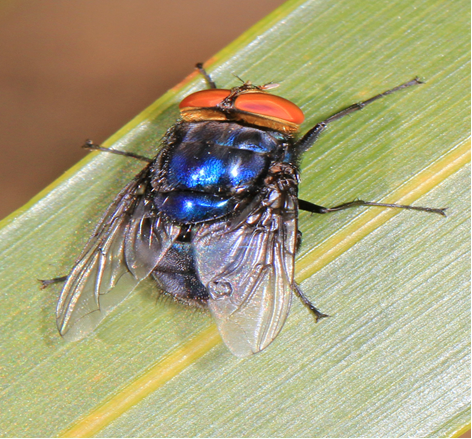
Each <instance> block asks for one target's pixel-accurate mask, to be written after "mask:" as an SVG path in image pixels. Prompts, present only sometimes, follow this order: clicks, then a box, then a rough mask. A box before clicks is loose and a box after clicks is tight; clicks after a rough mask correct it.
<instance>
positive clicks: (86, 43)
mask: <svg viewBox="0 0 472 439" xmlns="http://www.w3.org/2000/svg"><path fill="white" fill-rule="evenodd" d="M283 2H284V0H257V1H254V0H238V1H237V2H235V1H229V0H226V1H224V0H100V1H97V0H81V1H68V0H40V1H37V0H36V1H34V0H15V1H8V2H5V1H3V2H2V1H1V0H0V148H1V158H0V219H1V218H3V217H5V216H6V215H8V214H10V213H11V212H13V211H14V210H15V209H17V208H19V207H21V206H22V205H23V204H24V203H26V202H27V201H28V200H29V199H30V198H31V197H33V196H34V195H36V194H37V193H38V192H39V191H40V190H42V189H43V188H44V187H45V186H47V185H48V184H49V183H51V182H52V181H54V180H55V179H56V178H57V177H59V176H60V175H61V174H62V172H64V171H65V170H67V169H68V168H69V167H70V166H72V165H73V164H74V163H76V162H77V161H78V160H79V159H80V158H81V157H83V156H84V155H85V154H86V153H85V152H84V151H83V150H81V149H80V145H81V144H82V143H83V141H84V140H85V139H86V138H91V139H93V140H94V141H95V142H97V143H100V142H102V141H103V140H105V139H106V138H107V137H109V136H110V135H111V134H113V133H114V132H115V131H116V130H118V129H119V128H120V127H121V126H123V125H124V124H125V123H126V122H128V121H129V120H130V119H131V118H133V117H134V116H135V115H137V114H138V113H139V112H140V111H141V110H143V109H144V108H145V107H146V106H148V105H149V104H151V103H152V102H153V101H154V100H156V99H157V98H158V97H159V96H160V95H161V94H162V93H164V92H165V91H166V90H167V89H169V88H170V87H172V86H174V85H175V84H177V83H178V82H180V81H181V80H182V79H183V78H184V77H185V76H186V75H188V74H189V73H191V72H192V70H193V66H194V64H195V62H197V61H205V60H206V59H208V58H209V57H211V56H212V55H213V54H214V53H216V52H217V51H219V50H220V49H222V48H223V47H225V46H226V45H227V44H228V43H230V42H231V41H232V40H233V39H235V38H236V37H237V36H238V35H240V34H241V33H242V32H244V31H245V30H246V29H248V28H249V27H250V26H251V25H253V24H255V23H256V22H257V21H258V20H260V19H261V18H263V17H264V16H265V15H267V14H268V13H270V12H271V11H272V10H274V9H275V8H276V7H277V6H279V5H281V4H282V3H283ZM462 437H470V432H468V433H466V434H465V435H463V436H462Z"/></svg>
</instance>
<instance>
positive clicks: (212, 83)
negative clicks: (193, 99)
mask: <svg viewBox="0 0 472 439" xmlns="http://www.w3.org/2000/svg"><path fill="white" fill-rule="evenodd" d="M195 68H196V69H197V70H198V71H199V72H200V73H201V74H202V76H203V77H204V78H205V81H206V83H207V84H208V87H209V88H217V87H216V84H215V81H213V79H211V76H210V75H209V74H208V73H207V71H206V70H205V69H204V67H203V63H201V62H199V63H197V65H196V66H195Z"/></svg>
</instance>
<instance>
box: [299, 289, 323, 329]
mask: <svg viewBox="0 0 472 439" xmlns="http://www.w3.org/2000/svg"><path fill="white" fill-rule="evenodd" d="M294 290H295V294H296V295H297V296H298V298H299V299H300V300H301V302H302V303H303V305H305V306H306V307H307V308H308V309H309V310H310V311H311V312H312V313H313V315H314V316H315V321H316V322H318V320H320V319H323V318H325V317H329V315H328V314H323V313H322V312H321V311H320V310H319V309H317V308H316V306H315V305H313V304H312V303H311V302H310V300H309V299H308V297H306V296H305V295H304V294H303V291H302V289H301V288H300V287H299V286H298V285H297V284H294Z"/></svg>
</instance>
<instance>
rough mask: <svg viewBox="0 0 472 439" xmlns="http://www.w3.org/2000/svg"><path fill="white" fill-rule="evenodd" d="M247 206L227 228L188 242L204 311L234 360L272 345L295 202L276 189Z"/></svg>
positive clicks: (288, 274) (287, 299)
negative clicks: (204, 294) (205, 299)
mask: <svg viewBox="0 0 472 439" xmlns="http://www.w3.org/2000/svg"><path fill="white" fill-rule="evenodd" d="M253 206H254V207H252V211H249V212H248V211H246V212H243V213H242V214H241V215H240V216H239V217H237V218H234V219H233V220H232V221H231V223H230V224H228V223H223V222H220V223H215V224H211V225H207V226H205V225H203V226H201V227H200V228H199V230H198V231H197V232H196V234H195V236H194V239H193V243H194V246H195V257H196V261H197V269H198V274H199V277H200V279H201V281H202V282H203V284H204V285H205V286H206V288H207V290H208V292H209V294H210V299H209V301H208V306H209V308H210V310H211V313H212V314H213V317H214V318H215V320H216V323H217V326H218V330H219V332H220V334H221V337H222V338H223V340H224V342H225V344H226V345H227V346H228V348H229V349H230V350H231V351H232V352H233V354H235V355H236V356H238V357H245V356H248V355H251V354H253V353H256V352H259V351H261V350H263V349H264V348H265V347H266V346H268V345H269V344H270V343H271V342H272V341H273V340H274V338H275V337H276V336H277V334H278V333H279V332H280V330H281V329H282V326H283V324H284V322H285V319H286V317H287V315H288V312H289V310H290V304H291V298H292V292H293V288H294V279H293V277H294V257H295V249H296V239H297V208H298V205H297V199H296V196H294V195H293V194H289V193H288V192H284V191H282V190H280V189H279V188H278V187H276V188H273V189H272V190H271V191H269V193H268V194H267V195H266V197H265V200H262V203H261V200H256V202H255V203H253ZM257 206H258V207H257ZM261 206H264V207H261Z"/></svg>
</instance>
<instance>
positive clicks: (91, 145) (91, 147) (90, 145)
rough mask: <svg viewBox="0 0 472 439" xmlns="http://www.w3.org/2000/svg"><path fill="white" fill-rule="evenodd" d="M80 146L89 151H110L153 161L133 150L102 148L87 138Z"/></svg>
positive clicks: (144, 160) (148, 161)
mask: <svg viewBox="0 0 472 439" xmlns="http://www.w3.org/2000/svg"><path fill="white" fill-rule="evenodd" d="M82 148H84V149H89V150H90V151H102V152H110V153H112V154H117V155H123V156H125V157H131V158H133V159H138V160H142V161H143V162H147V163H152V162H153V159H150V158H148V157H144V156H142V155H139V154H135V153H134V152H126V151H120V150H119V149H113V148H104V147H103V146H100V145H96V144H95V143H93V142H92V141H91V140H90V139H87V140H86V141H85V143H84V144H83V145H82Z"/></svg>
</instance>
